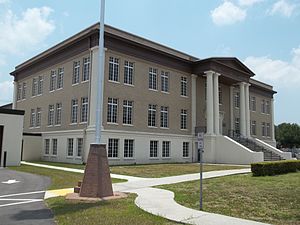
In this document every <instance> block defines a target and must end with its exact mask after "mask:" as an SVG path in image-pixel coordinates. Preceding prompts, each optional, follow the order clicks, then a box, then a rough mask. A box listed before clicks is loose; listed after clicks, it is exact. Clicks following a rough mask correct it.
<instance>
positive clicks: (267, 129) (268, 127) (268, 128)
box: [266, 123, 271, 137]
mask: <svg viewBox="0 0 300 225" xmlns="http://www.w3.org/2000/svg"><path fill="white" fill-rule="evenodd" d="M266 136H267V137H271V126H270V123H267V126H266Z"/></svg>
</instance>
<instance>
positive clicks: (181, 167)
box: [36, 162, 249, 178]
mask: <svg viewBox="0 0 300 225" xmlns="http://www.w3.org/2000/svg"><path fill="white" fill-rule="evenodd" d="M36 163H41V164H47V165H52V166H62V167H69V168H76V169H84V167H85V166H84V165H77V164H68V163H56V162H36ZM248 167H249V166H234V165H233V166H232V165H217V164H215V165H212V164H207V165H205V164H204V166H203V171H204V172H207V171H214V170H230V169H243V168H248ZM110 171H111V173H115V174H122V175H128V176H136V177H147V178H158V177H168V176H176V175H182V174H189V173H198V172H199V164H198V163H186V164H183V163H182V164H179V163H170V164H151V165H149V164H148V165H126V166H111V167H110Z"/></svg>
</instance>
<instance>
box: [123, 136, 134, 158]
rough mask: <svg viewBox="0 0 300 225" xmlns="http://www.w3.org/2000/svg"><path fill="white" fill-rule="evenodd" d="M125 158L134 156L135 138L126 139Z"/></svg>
mask: <svg viewBox="0 0 300 225" xmlns="http://www.w3.org/2000/svg"><path fill="white" fill-rule="evenodd" d="M124 158H125V159H132V158H134V139H124Z"/></svg>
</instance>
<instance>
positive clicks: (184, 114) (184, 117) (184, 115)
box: [180, 109, 187, 130]
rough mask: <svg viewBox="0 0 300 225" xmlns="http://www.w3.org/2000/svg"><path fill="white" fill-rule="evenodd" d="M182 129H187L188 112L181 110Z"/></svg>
mask: <svg viewBox="0 0 300 225" xmlns="http://www.w3.org/2000/svg"><path fill="white" fill-rule="evenodd" d="M180 129H182V130H186V129H187V110H186V109H181V114H180Z"/></svg>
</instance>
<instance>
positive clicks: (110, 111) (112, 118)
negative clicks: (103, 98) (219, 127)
mask: <svg viewBox="0 0 300 225" xmlns="http://www.w3.org/2000/svg"><path fill="white" fill-rule="evenodd" d="M117 115H118V99H117V98H108V107H107V122H108V123H117V119H118V116H117Z"/></svg>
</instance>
